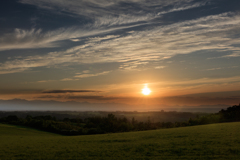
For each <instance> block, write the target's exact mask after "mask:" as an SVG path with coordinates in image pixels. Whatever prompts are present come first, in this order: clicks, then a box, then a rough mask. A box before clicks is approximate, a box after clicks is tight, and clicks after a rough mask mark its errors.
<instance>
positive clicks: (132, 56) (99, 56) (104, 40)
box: [0, 12, 240, 78]
mask: <svg viewBox="0 0 240 160" xmlns="http://www.w3.org/2000/svg"><path fill="white" fill-rule="evenodd" d="M239 26H240V15H238V14H235V13H231V12H228V13H223V14H218V15H211V16H206V17H202V18H198V19H194V20H186V21H183V22H178V23H173V24H169V25H161V26H155V27H152V28H151V29H148V30H140V31H135V32H127V33H126V34H124V35H119V34H117V35H114V34H111V35H108V36H96V37H94V38H86V39H85V41H84V44H82V45H78V46H75V47H72V48H69V49H66V50H63V51H59V52H50V53H48V54H47V55H37V56H27V57H22V58H15V59H9V60H7V61H6V62H3V63H2V64H0V74H6V73H16V72H22V71H25V70H29V69H31V68H34V67H51V66H55V65H60V64H64V65H75V64H93V63H109V62H118V63H122V64H123V65H121V67H122V69H134V68H136V67H138V66H140V65H144V64H146V63H148V62H152V61H159V60H165V59H169V58H171V57H173V56H175V55H179V54H190V53H194V52H196V51H203V50H205V51H207V50H215V52H218V51H228V52H229V53H231V52H232V53H235V52H236V51H238V50H240V48H239V47H238V46H237V45H236V44H239V43H240V38H239V37H236V36H235V37H234V36H233V33H235V32H236V30H239V29H240V27H239ZM70 30H71V29H69V31H70ZM32 33H37V34H40V33H41V32H40V31H34V32H32ZM32 33H31V34H32ZM56 33H57V32H56ZM63 33H64V35H68V34H67V32H63ZM72 33H75V32H71V35H73V34H72ZM28 34H30V33H24V34H23V36H20V38H21V37H25V35H28ZM20 35H22V34H20ZM62 36H63V35H62ZM60 37H61V34H60ZM63 37H64V36H63ZM66 37H67V36H66ZM154 67H157V66H154ZM107 73H109V71H105V72H102V73H94V74H90V73H86V74H81V75H76V76H75V77H77V78H85V77H92V76H98V75H102V74H107Z"/></svg>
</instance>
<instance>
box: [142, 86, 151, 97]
mask: <svg viewBox="0 0 240 160" xmlns="http://www.w3.org/2000/svg"><path fill="white" fill-rule="evenodd" d="M151 92H152V91H151V90H150V89H149V88H148V86H147V84H146V85H145V87H144V88H143V89H142V94H144V95H146V96H147V95H149V94H150V93H151Z"/></svg>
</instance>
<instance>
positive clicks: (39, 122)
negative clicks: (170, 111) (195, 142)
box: [0, 104, 240, 135]
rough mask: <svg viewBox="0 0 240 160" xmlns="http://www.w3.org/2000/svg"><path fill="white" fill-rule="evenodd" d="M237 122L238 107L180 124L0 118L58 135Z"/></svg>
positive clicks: (111, 116)
mask: <svg viewBox="0 0 240 160" xmlns="http://www.w3.org/2000/svg"><path fill="white" fill-rule="evenodd" d="M237 121H240V104H239V105H234V106H232V107H228V108H227V109H226V110H224V109H222V110H221V111H219V112H218V113H214V114H209V115H205V116H198V117H196V118H190V119H189V120H188V121H184V122H152V121H151V119H150V117H149V118H148V120H147V121H145V122H140V121H137V120H135V118H132V119H131V120H129V119H127V118H126V117H120V118H119V117H116V116H115V115H114V114H108V115H107V116H106V117H100V116H93V117H88V118H85V119H81V118H64V119H63V120H59V119H56V118H55V117H53V116H50V115H48V116H35V117H32V116H30V115H27V116H26V117H25V118H19V117H17V116H16V115H9V116H7V117H3V118H0V123H6V124H13V125H21V126H26V127H30V128H35V129H39V130H43V131H48V132H53V133H57V134H62V135H90V134H105V133H117V132H129V131H144V130H154V129H161V128H173V127H185V126H194V125H203V124H211V123H222V122H237Z"/></svg>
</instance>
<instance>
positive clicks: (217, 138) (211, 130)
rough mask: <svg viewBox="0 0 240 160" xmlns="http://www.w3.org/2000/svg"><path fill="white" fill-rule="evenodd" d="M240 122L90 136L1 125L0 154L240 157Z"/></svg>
mask: <svg viewBox="0 0 240 160" xmlns="http://www.w3.org/2000/svg"><path fill="white" fill-rule="evenodd" d="M239 133H240V123H239V122H235V123H221V124H210V125H202V126H192V127H181V128H172V129H161V130H154V131H141V132H128V133H115V134H104V135H86V136H61V135H56V134H52V133H46V132H42V131H37V130H33V129H28V128H22V127H16V126H10V125H3V124H0V159H1V160H5V159H102V160H105V159H109V160H110V159H111V160H112V159H191V160H193V159H204V160H206V159H231V160H232V159H240V135H239Z"/></svg>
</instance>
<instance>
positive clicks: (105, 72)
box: [74, 71, 111, 78]
mask: <svg viewBox="0 0 240 160" xmlns="http://www.w3.org/2000/svg"><path fill="white" fill-rule="evenodd" d="M110 72H111V71H104V72H101V73H95V74H88V73H84V72H83V73H80V74H79V75H76V76H74V77H76V78H87V77H95V76H100V75H105V74H108V73H110Z"/></svg>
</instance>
